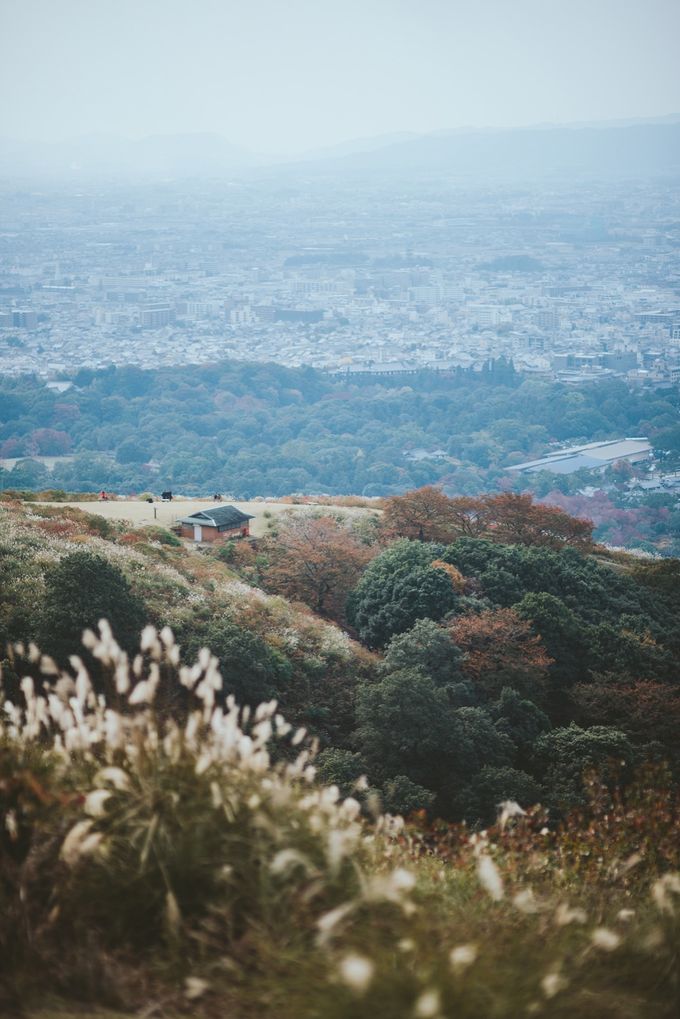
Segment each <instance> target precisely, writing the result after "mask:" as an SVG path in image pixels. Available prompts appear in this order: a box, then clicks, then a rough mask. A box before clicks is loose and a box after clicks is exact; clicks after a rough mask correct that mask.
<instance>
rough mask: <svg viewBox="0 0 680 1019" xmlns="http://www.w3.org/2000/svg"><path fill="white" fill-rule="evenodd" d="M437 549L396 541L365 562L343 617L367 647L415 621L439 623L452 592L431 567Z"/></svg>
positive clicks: (444, 578) (453, 601)
mask: <svg viewBox="0 0 680 1019" xmlns="http://www.w3.org/2000/svg"><path fill="white" fill-rule="evenodd" d="M441 552H442V548H441V546H439V545H430V544H427V543H421V542H412V541H408V540H407V539H402V540H401V541H397V542H395V543H394V545H391V546H390V547H389V548H388V549H386V550H385V552H382V553H381V554H380V555H379V556H376V558H375V559H374V560H373V561H372V562H371V563H370V564H369V566H368V568H367V569H366V571H365V572H364V575H363V576H362V578H361V580H360V581H359V583H358V584H357V586H356V587H355V589H354V591H353V592H352V594H351V595H350V597H349V599H348V602H347V618H348V620H349V622H350V624H351V625H353V626H354V627H355V628H356V630H357V631H358V633H359V636H360V637H361V639H362V640H363V641H364V642H365V643H366V644H368V645H369V647H382V646H383V645H384V644H386V643H387V641H388V640H389V639H390V638H391V637H393V636H394V635H395V634H397V633H403V632H404V631H405V630H408V629H410V628H411V627H412V626H413V625H414V623H415V622H416V620H418V619H434V620H438V619H443V617H444V616H445V615H447V613H449V612H451V611H453V609H454V608H455V606H456V603H457V601H458V597H459V596H458V594H457V593H456V590H455V588H454V587H453V584H452V582H451V578H450V577H449V576H448V574H447V573H446V571H445V570H440V569H433V568H432V566H431V563H432V562H433V561H434V560H435V559H437V558H439V557H440V553H441Z"/></svg>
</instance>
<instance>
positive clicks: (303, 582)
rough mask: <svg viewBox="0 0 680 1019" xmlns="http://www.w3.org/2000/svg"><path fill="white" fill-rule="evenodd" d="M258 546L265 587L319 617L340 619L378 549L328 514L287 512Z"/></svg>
mask: <svg viewBox="0 0 680 1019" xmlns="http://www.w3.org/2000/svg"><path fill="white" fill-rule="evenodd" d="M259 547H261V549H262V554H263V556H262V557H263V559H264V560H265V561H266V562H265V565H263V566H262V567H261V575H262V580H263V583H264V586H265V587H266V588H267V590H268V591H272V592H274V593H276V594H282V595H284V596H285V597H286V598H290V599H292V600H293V601H301V602H304V603H305V604H306V605H308V606H309V607H310V608H311V609H313V610H314V612H318V613H319V615H322V616H328V617H330V618H331V619H336V620H342V619H343V618H344V611H345V602H346V601H347V595H348V594H349V592H350V591H351V590H352V588H353V587H354V586H355V585H356V583H357V581H358V579H359V577H360V576H361V573H362V571H363V569H364V567H365V566H366V564H367V563H368V562H369V561H370V560H371V559H372V558H373V556H374V555H375V553H376V551H377V549H375V548H371V547H369V546H368V545H366V544H365V543H364V542H362V541H360V540H359V539H358V538H357V537H356V536H355V535H354V534H352V532H351V531H350V530H349V529H348V528H347V527H346V526H344V525H343V524H342V523H340V522H338V520H336V519H335V518H334V517H331V516H324V517H319V516H306V515H299V516H291V517H290V518H289V519H287V520H285V521H282V522H281V523H280V524H279V527H278V533H277V535H276V537H272V538H267V539H265V540H264V541H263V542H262V543H261V546H258V548H259Z"/></svg>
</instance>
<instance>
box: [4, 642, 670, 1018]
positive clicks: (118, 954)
mask: <svg viewBox="0 0 680 1019" xmlns="http://www.w3.org/2000/svg"><path fill="white" fill-rule="evenodd" d="M85 649H86V650H84V651H83V657H84V656H85V655H89V656H90V658H91V660H92V662H93V663H95V664H96V668H97V669H98V683H100V684H101V683H103V684H104V686H105V687H106V688H107V689H108V691H109V693H108V697H107V698H106V699H104V698H103V697H102V695H97V694H95V691H94V689H93V685H92V681H91V678H90V676H89V675H88V672H87V671H86V669H85V667H84V664H83V660H82V658H77V657H76V658H72V659H71V669H70V670H69V671H68V672H66V671H65V670H59V669H58V668H57V666H56V665H55V663H54V661H53V660H51V659H49V658H47V657H45V656H41V655H40V653H39V652H38V650H37V649H35V648H30V649H25V648H18V649H14V651H13V655H16V654H19V656H20V657H23V656H24V655H25V654H26V653H28V658H29V660H30V661H32V663H33V665H34V675H33V676H32V677H26V678H24V679H23V680H22V681H21V694H20V696H18V697H16V698H15V699H14V703H8V704H6V705H5V709H4V712H3V720H2V727H1V729H0V806H1V809H2V817H3V825H2V829H1V830H0V850H1V855H0V868H1V869H0V898H1V902H0V906H1V909H0V977H1V981H0V987H1V994H2V998H1V999H0V1007H1V1008H2V1009H3V1011H4V1013H5V1014H11V1013H12V1012H16V1011H18V1010H20V1009H26V1008H27V1009H31V1010H39V1009H40V1008H42V1007H46V1005H47V1003H49V1004H50V1007H52V1008H55V1010H56V1005H55V1000H56V1001H58V1002H60V1004H59V1007H60V1008H61V1009H62V1010H63V1011H66V1012H67V1013H68V1014H70V1015H72V1014H75V1013H76V1012H77V1011H78V1009H79V1008H82V1007H85V1006H87V1005H88V1004H92V1003H96V1004H97V1005H100V1006H103V1007H106V1008H109V1009H115V1010H117V1011H118V1012H120V1013H128V1012H130V1013H132V1012H133V1011H134V1012H138V1011H140V1010H142V1011H145V1013H146V1014H151V1013H154V1014H159V1015H166V1016H176V1015H179V1014H186V1013H188V1014H191V1015H205V1016H206V1017H210V1016H213V1015H214V1016H217V1015H225V1014H228V1015H232V1016H235V1017H236V1019H240V1017H250V1019H256V1017H259V1016H262V1017H264V1016H274V1015H275V1016H277V1017H282V1019H293V1017H296V1019H297V1017H301V1019H313V1017H314V1019H316V1017H321V1016H324V1017H331V1019H344V1017H350V1016H352V1017H369V1016H385V1017H386V1019H387V1017H389V1019H402V1017H403V1019H407V1017H408V1019H428V1017H429V1019H435V1017H453V1016H463V1017H465V1016H468V1017H471V1019H472V1017H478V1016H480V1015H484V1016H495V1017H499V1019H500V1017H507V1019H510V1017H516V1016H519V1015H526V1014H528V1015H546V1016H551V1017H554V1016H565V1017H566V1016H570V1017H571V1016H573V1017H575V1016H581V1015H588V1016H589V1017H591V1016H592V1017H594V1019H620V1017H622V1016H626V1017H631V1019H647V1017H649V1019H651V1017H655V1019H664V1017H668V1019H670V1017H672V1016H675V1015H677V1010H678V1006H679V1005H680V997H679V988H678V975H679V963H678V957H679V956H678V949H679V948H680V926H679V919H678V913H677V910H678V908H679V907H680V876H679V875H678V872H677V868H678V865H679V864H680V860H678V852H679V850H678V846H679V845H680V842H679V840H678V834H679V833H680V814H679V812H678V804H677V801H676V799H675V797H674V796H673V794H672V793H671V792H669V791H668V790H666V791H664V788H663V777H662V776H660V775H656V776H650V775H645V776H641V778H640V783H639V785H638V787H637V789H636V788H635V787H631V788H630V789H629V791H628V793H627V794H626V797H625V798H624V799H621V798H619V797H617V796H614V797H613V799H612V794H611V793H610V792H608V791H607V790H606V789H604V788H600V787H599V786H598V785H597V784H595V783H594V784H593V785H592V786H591V797H590V799H591V805H590V806H589V807H588V808H586V809H585V810H584V812H583V813H582V815H581V816H580V817H573V818H571V819H570V820H568V821H566V822H565V823H564V824H563V825H562V826H561V827H559V828H555V827H554V826H546V823H545V817H544V816H542V814H541V812H540V811H539V810H536V811H534V812H532V813H530V814H524V813H523V812H522V811H521V809H520V808H519V807H518V806H517V805H516V804H513V803H506V804H504V805H503V807H502V812H501V816H500V818H499V823H498V824H497V825H496V826H495V827H494V828H493V829H491V830H489V831H488V832H485V833H478V834H475V835H471V834H470V832H469V831H467V830H466V829H465V828H464V827H463V828H461V827H453V828H450V827H441V826H440V827H439V829H438V830H437V829H433V828H430V827H429V826H427V825H421V826H420V828H418V827H417V826H416V827H404V826H403V823H402V822H401V821H400V820H399V819H396V818H391V817H389V816H383V815H381V814H380V813H379V810H378V808H377V805H376V804H375V803H373V802H372V801H371V799H370V797H369V798H368V799H366V794H365V792H364V791H363V783H362V782H361V781H359V782H357V784H356V787H355V789H354V796H352V797H349V798H345V799H344V800H343V799H342V798H341V797H340V795H339V792H338V789H337V788H334V787H324V786H320V785H317V784H316V776H315V771H314V763H313V755H314V748H313V746H311V745H309V743H308V741H307V739H306V737H305V734H304V732H302V731H300V730H291V729H290V727H289V726H288V724H287V723H286V722H285V720H284V719H283V718H282V717H281V715H280V714H279V712H278V708H277V705H276V704H275V703H274V702H270V703H266V704H263V705H261V706H259V707H258V708H257V709H256V710H255V711H253V712H251V711H249V710H247V709H246V710H242V711H241V710H239V709H238V708H237V707H236V705H235V704H234V702H233V700H231V699H228V700H227V701H226V702H225V703H224V705H223V706H222V705H221V703H220V691H221V687H222V678H221V676H220V673H219V670H218V665H217V661H216V660H215V659H214V658H213V657H212V656H211V655H210V654H209V653H208V652H204V653H202V654H201V655H200V657H199V661H198V662H197V663H196V664H195V665H193V666H191V667H181V666H179V665H178V662H179V652H178V649H177V647H176V646H175V644H174V641H173V638H172V634H171V633H170V632H169V631H167V630H164V631H163V632H162V633H160V634H158V633H157V631H155V630H154V629H153V628H151V627H149V628H147V629H145V631H144V633H143V635H142V644H141V648H140V649H139V651H138V652H137V654H136V655H135V656H134V658H133V659H132V661H130V659H129V658H128V656H127V655H126V653H125V652H124V651H122V650H121V649H120V648H119V647H118V645H117V644H116V643H115V641H114V640H113V638H112V636H111V632H110V629H109V628H108V626H107V625H106V624H102V625H101V626H100V627H99V628H98V632H97V633H96V634H95V633H93V632H92V631H90V632H88V633H87V634H86V635H85ZM177 689H180V690H181V691H182V697H181V698H180V699H177V698H176V697H174V696H173V697H172V698H171V699H170V700H168V693H169V691H175V690H177ZM652 788H654V790H655V791H654V792H652V791H651V790H652Z"/></svg>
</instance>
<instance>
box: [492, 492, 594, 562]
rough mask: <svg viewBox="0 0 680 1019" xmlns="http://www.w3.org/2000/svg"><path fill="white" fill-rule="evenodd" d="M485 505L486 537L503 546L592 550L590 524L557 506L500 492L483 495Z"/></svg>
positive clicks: (529, 497)
mask: <svg viewBox="0 0 680 1019" xmlns="http://www.w3.org/2000/svg"><path fill="white" fill-rule="evenodd" d="M481 501H482V502H483V504H484V515H485V518H486V527H487V534H488V536H489V537H492V538H493V540H494V541H499V542H503V543H504V544H508V545H512V544H518V543H519V544H522V545H542V546H546V547H548V548H563V547H564V546H565V545H573V546H574V547H576V548H580V549H583V550H587V549H589V548H591V547H592V537H593V523H592V521H591V520H585V519H582V518H579V517H572V516H570V515H569V514H568V513H565V512H564V510H561V509H559V507H557V506H548V505H544V504H543V503H537V502H534V500H533V498H532V496H531V495H529V494H528V493H525V494H523V495H517V494H515V493H513V492H503V493H502V494H500V495H486V496H484V497H483V498H482V500H481Z"/></svg>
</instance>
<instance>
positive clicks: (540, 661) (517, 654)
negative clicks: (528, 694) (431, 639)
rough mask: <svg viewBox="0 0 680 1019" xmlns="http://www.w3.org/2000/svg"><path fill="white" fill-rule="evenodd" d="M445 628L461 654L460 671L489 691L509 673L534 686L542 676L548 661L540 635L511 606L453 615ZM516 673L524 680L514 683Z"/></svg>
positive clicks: (499, 685)
mask: <svg viewBox="0 0 680 1019" xmlns="http://www.w3.org/2000/svg"><path fill="white" fill-rule="evenodd" d="M449 631H450V633H451V637H452V639H453V642H454V644H455V645H456V646H457V647H458V648H459V649H460V650H461V651H462V652H463V653H464V655H465V658H464V660H463V672H464V674H465V675H467V676H468V677H469V678H470V679H471V680H473V682H474V683H475V685H477V686H478V687H479V688H480V689H482V690H484V692H485V693H487V694H489V695H494V694H498V693H500V690H501V689H502V687H503V685H504V684H505V683H506V682H507V680H508V677H509V676H512V677H513V679H514V681H515V683H516V685H526V684H527V683H529V684H532V685H534V686H536V685H538V684H540V683H541V682H542V681H544V680H545V678H546V676H547V670H548V667H549V666H550V665H552V658H550V656H549V655H548V653H547V652H546V650H545V648H544V646H543V642H542V641H541V638H540V637H538V636H537V635H536V634H535V633H534V632H533V631H532V629H531V625H530V624H529V623H528V622H527V621H526V620H524V619H522V618H521V617H520V616H519V615H518V614H517V613H516V612H515V611H514V610H513V609H489V610H488V611H486V612H480V613H479V614H477V615H472V614H471V615H465V616H457V617H455V618H454V619H453V620H452V622H451V623H450V625H449ZM519 677H523V678H524V680H525V682H524V683H518V682H517V680H518V678H519Z"/></svg>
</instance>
